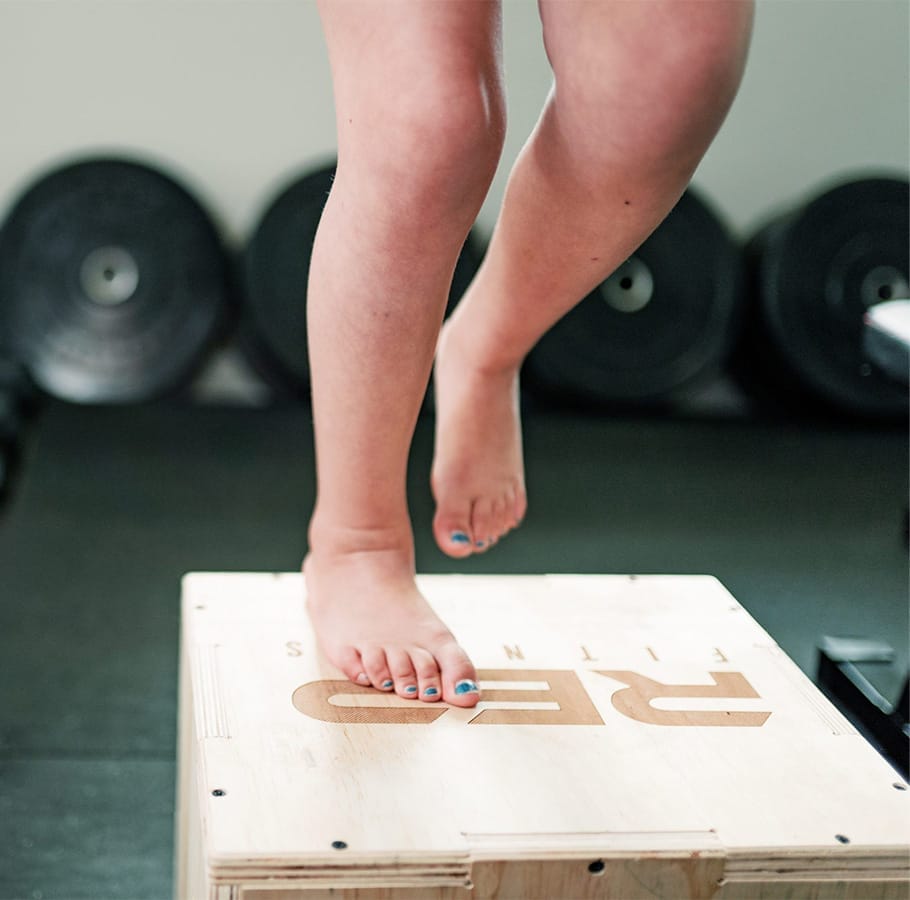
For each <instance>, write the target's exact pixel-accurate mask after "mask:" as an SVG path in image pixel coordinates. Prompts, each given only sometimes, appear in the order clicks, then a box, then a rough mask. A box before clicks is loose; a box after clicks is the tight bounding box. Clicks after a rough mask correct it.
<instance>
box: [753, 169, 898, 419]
mask: <svg viewBox="0 0 910 900" xmlns="http://www.w3.org/2000/svg"><path fill="white" fill-rule="evenodd" d="M908 197H910V194H908V183H907V182H906V181H901V180H898V179H890V178H870V179H861V180H857V181H851V182H848V183H846V184H842V185H839V186H837V187H834V188H832V189H830V190H827V191H824V192H823V193H821V194H820V195H818V196H816V197H815V199H813V200H812V201H811V202H809V203H808V204H806V205H805V206H803V207H802V208H800V209H798V210H797V211H796V212H793V213H791V214H789V215H787V216H786V217H783V218H781V219H779V220H777V221H776V222H774V223H772V224H771V225H769V226H766V227H765V228H764V229H762V231H761V232H759V234H758V235H756V237H755V238H753V240H752V241H751V242H750V244H749V248H748V251H747V252H748V255H749V257H750V260H751V269H752V272H753V290H754V293H755V299H754V303H753V310H752V314H751V316H752V322H753V324H754V327H752V328H750V329H748V330H747V333H746V335H747V336H746V340H747V341H748V343H749V344H750V345H751V348H750V354H749V355H750V356H751V358H752V359H753V360H755V362H756V365H757V367H758V369H759V370H762V371H765V372H768V373H769V381H770V382H773V383H776V384H777V385H778V386H779V387H778V390H779V391H780V392H781V394H782V395H783V396H785V399H792V393H791V392H796V394H797V395H799V394H800V393H802V394H808V395H809V396H812V397H814V398H816V399H817V400H818V401H821V402H822V403H823V404H826V405H827V406H828V407H829V408H832V409H837V410H840V411H842V412H846V413H849V414H852V415H858V416H863V417H869V418H880V419H888V418H903V417H905V416H906V415H907V409H908V394H907V390H906V388H904V387H902V386H900V385H899V384H897V383H896V382H894V381H893V380H892V379H889V378H888V377H887V376H886V375H885V374H884V373H882V372H881V371H880V370H879V369H878V367H877V366H876V365H874V363H873V362H871V361H870V360H869V359H868V357H867V356H866V351H865V349H864V346H863V335H864V323H863V316H864V314H865V312H866V310H867V309H868V308H869V307H870V306H872V305H874V304H876V303H879V302H881V301H882V300H888V299H898V296H899V295H901V294H905V292H906V291H907V288H908V281H910V230H908V215H910V202H908ZM773 370H777V371H773ZM787 394H791V396H789V397H786V395H787Z"/></svg>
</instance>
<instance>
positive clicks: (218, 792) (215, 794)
mask: <svg viewBox="0 0 910 900" xmlns="http://www.w3.org/2000/svg"><path fill="white" fill-rule="evenodd" d="M226 793H227V791H223V790H221V788H215V790H214V791H212V796H213V797H223V796H224V795H225V794H226Z"/></svg>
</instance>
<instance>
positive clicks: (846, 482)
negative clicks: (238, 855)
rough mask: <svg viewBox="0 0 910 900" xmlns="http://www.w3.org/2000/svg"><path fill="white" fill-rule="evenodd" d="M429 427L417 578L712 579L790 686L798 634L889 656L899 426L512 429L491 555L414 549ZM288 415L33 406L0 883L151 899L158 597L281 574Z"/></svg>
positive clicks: (8, 635)
mask: <svg viewBox="0 0 910 900" xmlns="http://www.w3.org/2000/svg"><path fill="white" fill-rule="evenodd" d="M431 444H432V422H431V421H430V420H424V421H422V422H421V424H420V426H419V427H418V432H417V436H416V439H415V447H414V453H413V463H412V467H411V474H412V482H411V489H410V494H411V500H412V509H413V514H414V519H415V527H416V532H417V551H418V564H419V568H420V570H421V571H423V572H450V571H463V572H502V573H512V572H516V573H517V572H532V573H533V572H541V573H542V572H592V573H593V572H621V573H629V572H639V573H650V572H664V573H704V572H706V573H711V574H715V575H717V576H718V577H719V578H720V579H721V580H722V581H723V582H724V583H725V584H726V585H727V587H728V588H729V589H730V590H731V591H732V592H733V593H734V594H735V595H736V597H737V598H738V599H739V600H740V601H741V602H742V603H743V604H744V605H745V606H746V607H747V608H748V609H749V610H750V612H751V613H752V614H753V615H754V616H755V618H757V619H758V621H759V622H760V623H761V624H762V625H763V626H764V627H765V628H766V629H767V630H768V631H769V632H770V633H771V635H772V636H773V637H774V638H775V639H776V640H777V641H778V642H779V643H780V644H781V645H782V646H783V648H784V649H785V650H786V651H787V652H788V653H789V654H790V655H791V656H792V657H793V658H794V659H795V660H796V662H797V663H798V664H799V665H800V666H801V667H802V668H803V669H804V670H805V671H806V672H807V673H808V674H810V676H814V674H815V654H814V645H815V642H816V640H817V639H818V637H819V636H820V635H821V634H823V633H828V634H836V635H855V636H864V637H872V638H880V639H884V640H887V641H888V642H889V643H891V644H892V645H893V646H894V648H895V650H896V651H897V660H896V666H895V667H894V668H893V669H892V670H886V671H883V672H880V673H879V675H878V676H877V677H878V679H879V681H878V683H879V684H880V686H881V687H882V689H883V690H884V691H886V692H887V693H888V694H889V695H890V694H891V693H896V690H897V685H898V672H899V671H905V670H906V667H907V656H908V608H907V549H906V544H905V541H904V537H903V515H904V508H905V503H906V497H907V488H908V485H907V440H906V436H905V433H904V430H903V429H891V430H888V429H881V428H870V427H865V428H863V427H857V426H819V425H814V426H808V425H799V424H794V423H789V424H788V423H777V424H773V423H765V424H756V423H748V422H743V421H726V422H722V421H714V422H711V421H691V420H690V421H680V420H678V419H677V420H671V419H660V418H656V417H655V418H643V419H628V418H625V419H613V420H605V419H602V420H597V419H586V418H584V417H581V416H566V415H555V414H546V415H545V414H542V413H536V414H534V415H533V416H529V417H527V420H526V456H527V463H528V486H529V491H530V496H531V508H530V512H529V515H528V518H527V521H526V523H525V525H524V526H523V527H522V529H520V531H518V532H516V533H515V534H514V535H511V536H510V537H509V538H507V539H506V540H505V541H504V542H503V543H501V544H500V545H499V546H498V547H496V548H495V549H494V551H493V552H491V553H489V554H487V555H484V556H480V557H477V558H476V559H472V560H470V561H468V562H465V563H460V564H456V563H455V562H454V561H451V560H449V559H447V558H446V557H444V556H443V555H442V554H441V553H440V552H439V551H438V550H437V549H436V548H435V546H434V544H433V543H432V538H431V535H430V528H429V526H430V520H431V516H432V504H431V499H430V495H429V490H428V488H427V474H428V471H429V464H430V452H431ZM311 446H312V435H311V428H310V424H309V413H308V411H307V410H306V409H305V408H302V407H297V408H287V409H271V410H251V409H224V408H213V407H209V408H192V407H189V406H179V405H176V406H175V405H161V406H147V407H140V408H130V409H89V408H77V407H71V406H65V405H62V404H51V405H49V406H48V407H47V408H46V409H45V410H44V411H43V412H42V414H41V415H40V417H39V418H38V420H37V421H36V423H35V424H34V426H33V428H32V431H31V433H30V436H29V438H28V443H27V446H26V454H25V459H24V465H23V469H22V473H21V479H20V481H19V484H18V489H17V490H16V492H15V494H14V496H13V498H12V502H11V503H10V504H9V506H8V507H7V508H6V509H5V510H4V511H3V512H0V660H2V677H0V898H2V900H53V898H59V900H77V898H79V900H81V898H85V900H140V898H143V900H144V898H149V900H165V898H167V897H169V896H170V890H171V877H172V821H173V796H174V770H175V762H174V756H175V751H174V746H175V722H176V676H177V629H178V615H177V609H178V590H179V579H180V576H181V575H182V574H183V573H184V572H186V571H189V570H292V569H295V568H297V567H298V566H299V563H300V560H301V558H302V555H303V552H304V550H305V543H304V538H305V525H306V520H307V516H308V513H309V509H310V505H311V503H312V500H313V487H314V483H313V456H312V449H311Z"/></svg>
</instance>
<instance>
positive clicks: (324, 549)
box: [307, 508, 414, 557]
mask: <svg viewBox="0 0 910 900" xmlns="http://www.w3.org/2000/svg"><path fill="white" fill-rule="evenodd" d="M307 537H308V542H309V551H310V554H313V553H315V554H316V555H318V556H340V555H345V554H350V553H362V552H381V551H390V552H398V553H404V554H406V555H408V556H409V557H413V555H414V536H413V532H412V530H411V523H410V521H409V520H408V518H407V514H405V515H404V517H403V518H402V517H398V518H397V519H394V520H392V521H388V520H387V521H383V522H372V521H370V520H368V519H365V518H364V519H361V520H356V519H350V518H343V517H334V516H331V515H329V514H327V513H325V512H323V511H321V510H319V509H318V508H317V509H316V510H315V511H314V512H313V516H312V518H311V519H310V524H309V528H308V529H307Z"/></svg>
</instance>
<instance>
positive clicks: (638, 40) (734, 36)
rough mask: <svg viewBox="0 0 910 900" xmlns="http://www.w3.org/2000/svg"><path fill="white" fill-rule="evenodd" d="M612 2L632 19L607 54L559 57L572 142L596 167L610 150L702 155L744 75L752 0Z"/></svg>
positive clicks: (660, 156)
mask: <svg viewBox="0 0 910 900" xmlns="http://www.w3.org/2000/svg"><path fill="white" fill-rule="evenodd" d="M614 6H615V7H618V8H619V9H620V10H621V11H622V15H624V16H626V15H628V20H626V19H621V20H619V21H614V22H613V23H612V25H613V28H612V32H611V35H610V37H609V41H608V43H609V47H608V49H607V50H605V49H603V46H601V47H600V49H599V52H598V54H597V55H596V56H594V55H593V54H584V55H576V56H575V57H574V58H573V57H572V56H571V55H567V58H566V59H560V60H553V63H554V66H553V67H554V71H555V73H556V86H557V92H556V96H557V105H558V106H559V107H560V116H559V121H560V124H561V127H562V128H563V130H564V131H567V132H568V134H567V135H566V137H567V138H568V141H569V142H570V143H573V144H574V145H575V146H578V147H579V148H584V149H583V152H584V153H585V155H586V157H587V158H586V162H587V164H589V165H593V166H595V170H596V167H597V164H598V163H601V164H602V163H604V162H605V160H603V159H602V157H603V155H604V154H607V155H609V154H611V153H612V154H617V153H618V154H620V155H622V154H627V155H634V156H635V157H636V159H637V161H638V162H639V163H641V164H644V163H647V162H648V160H652V161H653V162H654V163H655V164H658V165H662V164H663V163H664V162H665V160H666V158H667V156H668V154H673V155H677V156H678V155H682V156H683V157H686V156H688V155H689V154H688V152H687V151H688V150H690V149H691V150H692V152H693V153H695V154H697V155H698V156H700V154H701V153H702V152H703V151H704V149H705V147H706V146H707V143H708V142H710V139H711V138H712V137H713V135H714V134H715V133H716V130H717V128H718V127H719V126H720V123H721V122H722V120H723V118H724V116H725V115H726V113H727V111H728V110H729V107H730V104H731V103H732V101H733V98H734V96H735V94H736V91H737V88H738V87H739V83H740V81H741V79H742V74H743V69H744V66H745V59H746V54H747V51H748V45H749V38H750V34H751V26H752V17H753V5H752V2H751V0H736V2H727V0H714V2H704V0H696V2H695V3H692V4H690V3H685V2H684V3H677V2H673V3H668V4H653V5H652V4H625V3H619V4H614Z"/></svg>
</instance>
